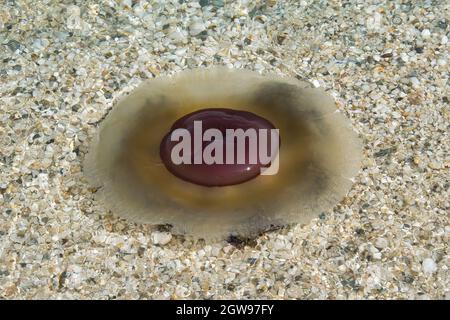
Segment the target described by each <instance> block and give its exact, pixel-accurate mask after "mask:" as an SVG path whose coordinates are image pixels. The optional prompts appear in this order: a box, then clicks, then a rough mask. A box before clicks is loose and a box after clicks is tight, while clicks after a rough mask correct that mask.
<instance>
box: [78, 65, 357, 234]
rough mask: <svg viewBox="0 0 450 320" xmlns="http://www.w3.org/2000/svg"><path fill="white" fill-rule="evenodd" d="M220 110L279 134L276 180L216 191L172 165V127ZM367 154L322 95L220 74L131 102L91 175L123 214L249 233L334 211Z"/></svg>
mask: <svg viewBox="0 0 450 320" xmlns="http://www.w3.org/2000/svg"><path fill="white" fill-rule="evenodd" d="M214 108H217V109H220V108H225V109H233V110H240V111H245V112H249V113H252V114H255V115H257V116H258V117H261V118H263V119H266V120H267V121H268V122H270V123H271V124H273V126H274V127H275V128H277V129H279V133H280V140H281V147H280V149H279V169H278V173H277V174H275V175H259V176H257V177H254V178H252V179H250V180H247V181H245V182H242V183H238V184H232V185H226V186H213V187H211V186H205V185H200V184H196V183H192V182H190V181H186V180H183V179H180V177H177V176H176V175H174V174H173V173H172V172H170V170H168V169H167V167H166V166H165V164H164V162H163V161H162V159H161V154H160V146H161V141H162V140H163V139H164V137H165V136H166V135H167V134H168V132H170V130H171V128H172V126H173V124H174V123H176V121H177V120H179V119H180V118H182V117H184V116H186V115H188V114H190V113H193V112H197V111H199V110H203V109H214ZM360 156H361V145H360V142H359V140H358V138H357V136H356V134H355V133H354V132H353V130H352V129H351V126H350V123H349V121H348V119H346V118H345V117H344V116H343V115H342V114H341V113H340V112H338V111H337V110H336V108H335V105H334V101H333V99H331V98H330V97H329V96H328V95H326V94H325V93H324V92H323V91H322V90H320V89H316V88H311V87H310V86H309V84H308V83H305V82H300V81H297V80H295V79H286V78H280V77H275V76H269V77H268V76H261V75H259V74H257V73H253V72H250V71H243V70H230V69H225V68H217V69H209V70H204V69H203V70H194V71H184V72H181V73H179V74H177V75H176V76H174V77H165V78H163V77H161V78H158V79H152V80H149V81H147V82H145V83H143V84H142V85H141V86H140V87H138V88H137V89H136V90H135V91H133V92H132V93H131V94H130V95H128V96H127V97H125V98H123V99H122V100H121V101H120V102H119V103H118V104H117V105H116V106H115V107H114V108H113V109H112V110H111V112H110V113H109V114H108V115H107V116H106V118H105V119H104V121H103V122H102V123H101V125H100V128H99V132H98V135H97V136H96V137H95V139H94V141H93V143H92V146H91V148H90V151H89V153H88V155H87V157H86V159H85V166H84V171H85V173H86V176H87V177H88V178H89V180H90V183H91V184H92V185H94V186H99V187H101V188H100V189H99V193H100V196H101V198H103V201H104V203H105V205H106V206H108V207H110V209H111V210H112V211H113V212H114V213H115V214H117V215H120V216H122V217H126V218H129V219H132V220H134V221H139V222H143V223H150V224H171V225H172V226H173V229H172V231H173V232H174V233H180V234H189V235H193V236H195V237H198V238H224V237H227V236H228V235H229V234H239V235H241V236H245V237H247V236H252V235H255V234H258V233H259V232H261V231H264V230H266V229H267V228H269V227H270V226H273V225H277V226H278V225H285V224H291V223H307V222H308V221H309V220H310V219H311V218H313V217H315V216H317V215H318V214H320V213H321V212H323V211H327V210H330V209H332V208H333V207H334V206H335V205H336V204H337V203H338V202H339V201H340V200H341V199H342V198H343V197H344V196H345V194H346V193H347V192H348V190H349V189H350V187H351V185H352V182H351V178H352V177H354V176H355V174H356V173H357V171H358V169H359V165H360Z"/></svg>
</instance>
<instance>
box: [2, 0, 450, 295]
mask: <svg viewBox="0 0 450 320" xmlns="http://www.w3.org/2000/svg"><path fill="white" fill-rule="evenodd" d="M60 2H64V3H66V4H61V3H60ZM419 2H420V3H421V4H420V5H415V4H414V3H419ZM86 3H88V2H85V1H81V0H74V1H50V0H49V1H32V0H28V1H21V0H16V1H12V0H6V1H2V2H1V4H0V44H1V45H0V83H1V86H0V171H1V172H0V298H6V299H13V298H19V299H24V298H28V299H38V298H53V299H54V298H76V299H92V298H97V299H115V298H117V299H128V298H133V299H135V298H140V299H148V298H151V299H156V298H162V299H168V298H197V299H198V298H209V299H219V298H258V299H259V298H275V299H286V298H303V299H304V298H308V299H315V298H326V299H352V298H369V299H371V298H391V299H392V298H406V299H416V298H419V299H420V298H424V299H428V298H437V299H449V298H450V295H449V270H448V268H449V255H448V254H449V252H448V234H449V231H450V227H449V223H448V214H449V183H450V181H449V167H450V158H449V151H450V148H449V137H448V132H449V99H450V97H449V87H448V75H449V68H448V63H449V55H448V49H449V43H448V37H449V30H450V28H449V26H448V23H449V16H450V12H449V5H448V2H447V1H444V0H442V1H410V2H408V1H402V2H400V1H399V2H397V3H394V2H391V1H389V2H387V3H384V2H378V1H359V0H349V1H312V0H308V1H276V0H271V1H269V0H267V1H262V0H260V1H247V0H240V1H228V0H200V1H192V2H188V1H183V0H179V1H178V0H177V1H165V0H158V1H149V3H146V2H145V1H140V0H136V1H134V0H133V1H132V0H124V1H113V0H105V1H99V3H97V4H95V3H94V1H89V3H90V4H86ZM211 65H226V66H228V67H234V68H248V69H251V70H256V71H259V72H261V73H263V74H265V73H276V74H279V75H285V76H291V77H297V78H299V79H302V80H308V81H310V82H311V83H312V84H313V85H314V86H317V87H319V86H320V87H323V88H324V89H325V90H327V91H328V93H329V94H331V95H332V96H333V97H334V98H335V99H336V103H337V108H338V109H340V110H341V111H342V112H343V113H344V114H345V115H346V116H347V117H348V118H349V119H350V121H351V123H352V125H353V127H354V129H355V131H356V132H357V133H358V134H359V136H360V137H361V139H362V141H363V143H364V145H365V147H364V159H363V166H362V169H361V171H360V173H359V175H358V176H357V177H356V178H355V184H354V187H353V188H352V190H351V191H350V193H349V194H348V197H346V198H345V199H344V200H343V201H342V202H341V204H339V205H338V206H336V207H335V209H334V210H333V211H332V212H324V213H322V214H321V215H320V218H318V219H315V220H313V221H312V222H311V223H310V224H309V225H306V226H292V227H288V228H284V229H281V230H277V231H273V232H270V233H266V234H264V235H263V236H261V237H259V238H257V239H255V240H254V241H249V242H248V243H242V244H240V245H237V246H236V245H235V244H234V245H233V244H229V243H227V242H225V241H224V242H217V243H216V242H213V243H211V242H207V243H205V242H203V241H193V240H191V239H189V238H182V237H179V236H172V235H171V234H170V233H168V232H167V230H163V229H161V228H160V229H159V230H157V228H156V227H151V226H146V225H138V224H134V223H130V222H128V221H126V220H122V219H119V218H116V217H115V216H113V215H111V214H110V213H107V212H105V209H104V208H103V207H102V205H101V204H100V203H98V202H97V201H95V200H94V197H93V193H94V192H95V190H93V189H91V188H90V187H89V186H88V185H87V183H86V181H85V179H84V178H83V174H82V168H81V163H82V160H83V158H84V155H85V153H86V151H87V149H88V146H89V142H90V141H91V140H92V138H93V137H94V135H95V133H96V128H97V123H98V122H99V121H101V119H102V117H103V116H104V115H105V114H106V112H107V111H108V109H109V108H111V106H112V105H113V104H114V103H115V102H116V101H117V99H118V98H119V97H121V96H123V95H125V94H126V93H128V92H130V91H131V90H132V89H133V88H135V87H136V86H138V85H139V84H140V83H141V82H142V81H144V80H145V79H148V78H152V77H158V76H163V75H170V74H174V73H175V72H177V71H179V70H181V69H185V68H193V67H201V66H204V67H208V66H211Z"/></svg>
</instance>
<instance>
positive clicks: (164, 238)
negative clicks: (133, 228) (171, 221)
mask: <svg viewBox="0 0 450 320" xmlns="http://www.w3.org/2000/svg"><path fill="white" fill-rule="evenodd" d="M151 238H152V242H153V244H155V245H162V246H163V245H166V244H168V243H169V242H170V240H172V234H171V233H169V232H159V231H155V232H153V233H152V235H151Z"/></svg>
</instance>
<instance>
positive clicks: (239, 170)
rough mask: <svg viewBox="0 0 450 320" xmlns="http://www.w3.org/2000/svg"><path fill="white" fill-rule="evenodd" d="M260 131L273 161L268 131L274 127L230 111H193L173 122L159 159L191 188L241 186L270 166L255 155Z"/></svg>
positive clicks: (260, 143)
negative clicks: (189, 184) (191, 185)
mask: <svg viewBox="0 0 450 320" xmlns="http://www.w3.org/2000/svg"><path fill="white" fill-rule="evenodd" d="M177 129H185V130H177ZM208 129H216V130H213V131H211V130H208ZM237 129H242V130H238V131H236V130H237ZM248 129H253V130H248ZM260 129H266V130H265V134H266V137H267V138H266V141H267V149H265V150H267V153H266V155H267V156H271V159H273V158H274V156H275V155H276V154H275V155H273V151H272V153H271V149H270V148H271V145H272V144H271V129H275V127H274V126H273V124H272V123H270V122H269V121H268V120H266V119H264V118H262V117H260V116H257V115H256V114H254V113H251V112H248V111H240V110H233V109H223V108H220V109H203V110H199V111H195V112H192V113H189V114H187V115H185V116H183V117H181V118H180V119H178V120H177V121H175V123H174V124H173V125H172V127H171V129H170V131H169V133H168V134H167V135H165V136H164V138H163V139H162V141H161V145H160V157H161V160H162V161H163V163H164V165H165V166H166V168H167V169H168V170H169V171H170V172H171V173H172V174H174V175H175V176H177V177H179V178H181V179H183V180H186V181H189V182H192V183H195V184H199V185H202V186H208V187H213V186H228V185H234V184H239V183H243V182H245V181H248V180H250V179H253V178H255V177H257V176H258V175H259V174H260V172H261V168H262V167H268V166H269V165H270V163H269V164H268V163H267V162H265V163H264V160H262V158H261V157H260V155H259V149H260V146H263V145H264V140H261V142H260V139H261V138H260V137H261V134H262V135H264V130H263V131H260ZM231 130H232V131H231ZM254 133H256V135H255V134H254ZM188 135H189V137H188ZM255 137H256V141H255V140H254V138H255ZM239 141H241V142H240V143H239ZM244 145H245V147H243V146H244ZM255 146H256V148H255ZM277 152H278V150H277ZM244 158H245V159H244Z"/></svg>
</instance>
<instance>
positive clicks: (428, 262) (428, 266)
mask: <svg viewBox="0 0 450 320" xmlns="http://www.w3.org/2000/svg"><path fill="white" fill-rule="evenodd" d="M422 269H423V272H425V273H426V274H432V273H434V272H436V270H437V265H436V262H434V260H433V259H430V258H426V259H425V260H423V262H422Z"/></svg>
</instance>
